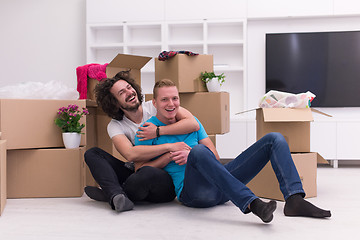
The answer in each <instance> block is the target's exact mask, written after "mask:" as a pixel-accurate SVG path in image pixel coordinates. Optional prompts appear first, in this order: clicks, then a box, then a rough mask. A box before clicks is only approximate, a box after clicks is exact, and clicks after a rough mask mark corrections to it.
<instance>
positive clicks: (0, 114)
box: [0, 99, 86, 149]
mask: <svg viewBox="0 0 360 240" xmlns="http://www.w3.org/2000/svg"><path fill="white" fill-rule="evenodd" d="M69 104H76V105H78V106H79V107H80V108H83V107H85V106H86V103H85V100H52V99H0V131H1V132H2V135H1V139H4V140H7V148H8V149H26V148H52V147H64V144H63V141H62V134H61V129H60V128H59V127H58V126H56V124H55V122H54V121H55V118H56V117H57V112H58V110H59V108H61V107H67V106H68V105H69ZM85 121H86V116H84V117H83V118H82V119H81V120H80V123H85ZM82 132H83V133H85V134H82V136H81V143H80V145H81V146H85V145H86V138H85V135H86V126H85V128H83V130H82Z"/></svg>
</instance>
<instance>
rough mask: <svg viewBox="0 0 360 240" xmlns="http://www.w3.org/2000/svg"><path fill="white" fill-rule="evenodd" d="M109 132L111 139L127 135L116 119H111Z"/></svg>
mask: <svg viewBox="0 0 360 240" xmlns="http://www.w3.org/2000/svg"><path fill="white" fill-rule="evenodd" d="M107 132H108V134H109V137H110V138H113V137H114V136H116V135H119V134H125V132H124V130H123V129H122V127H121V126H120V124H119V123H117V122H116V120H114V119H111V121H110V122H109V124H108V126H107Z"/></svg>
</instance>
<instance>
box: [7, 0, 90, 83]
mask: <svg viewBox="0 0 360 240" xmlns="http://www.w3.org/2000/svg"><path fill="white" fill-rule="evenodd" d="M85 4H86V0H61V1H59V0H1V3H0V30H1V33H0V69H1V75H0V87H3V86H7V85H13V84H17V83H21V82H28V81H37V82H48V81H51V80H58V81H62V82H63V83H64V84H66V85H67V86H68V87H72V88H76V85H77V83H76V72H75V69H76V67H78V66H81V65H85V64H86V54H85V53H86V46H85V43H86V38H85V37H86V34H85V31H86V30H85V21H86V16H85V10H86V9H85Z"/></svg>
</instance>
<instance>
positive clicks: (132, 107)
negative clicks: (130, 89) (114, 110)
mask: <svg viewBox="0 0 360 240" xmlns="http://www.w3.org/2000/svg"><path fill="white" fill-rule="evenodd" d="M134 96H135V97H136V98H137V96H136V95H135V94H134V95H132V96H129V97H128V98H127V100H128V99H131V98H132V97H134ZM139 106H140V102H139V99H137V102H136V103H135V104H134V105H128V104H126V103H124V104H120V108H121V109H122V110H125V111H129V112H132V111H137V110H138V109H139Z"/></svg>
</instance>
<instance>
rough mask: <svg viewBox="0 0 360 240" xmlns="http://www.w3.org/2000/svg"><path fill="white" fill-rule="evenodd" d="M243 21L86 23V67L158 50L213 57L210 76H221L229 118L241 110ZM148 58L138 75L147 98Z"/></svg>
mask: <svg viewBox="0 0 360 240" xmlns="http://www.w3.org/2000/svg"><path fill="white" fill-rule="evenodd" d="M245 39H246V21H245V20H243V19H232V20H216V21H215V20H194V21H167V22H166V21H162V22H122V23H89V24H87V62H88V63H100V64H104V63H107V62H110V61H111V60H112V59H113V58H114V57H115V56H116V54H118V53H124V54H132V55H142V56H149V57H153V58H156V57H158V55H159V54H160V52H162V51H180V50H187V51H192V52H196V53H199V54H211V55H213V56H214V71H215V72H216V73H222V72H224V73H225V75H226V82H225V84H224V85H223V87H224V88H223V90H224V91H227V92H230V114H231V116H235V113H236V112H239V111H242V110H244V109H245V108H246V99H247V98H246V91H245V89H246V77H245V76H246V75H245V69H246V67H245V63H246V48H245ZM154 81H155V66H154V59H152V60H151V61H150V62H149V63H148V64H147V65H146V66H145V67H144V68H143V70H142V88H143V91H144V93H151V92H152V87H153V84H154Z"/></svg>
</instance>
